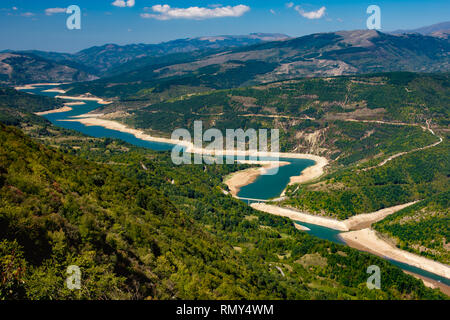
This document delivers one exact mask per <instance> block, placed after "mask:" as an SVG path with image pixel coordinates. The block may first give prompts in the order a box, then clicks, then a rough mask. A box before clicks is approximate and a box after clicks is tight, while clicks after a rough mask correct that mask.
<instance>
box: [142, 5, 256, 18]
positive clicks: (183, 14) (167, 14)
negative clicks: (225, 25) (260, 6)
mask: <svg viewBox="0 0 450 320" xmlns="http://www.w3.org/2000/svg"><path fill="white" fill-rule="evenodd" d="M146 9H151V10H152V11H153V12H154V13H142V14H141V17H142V18H146V19H158V20H170V19H193V20H201V19H210V18H223V17H240V16H242V15H243V14H245V13H246V12H248V11H250V7H248V6H245V5H242V4H240V5H237V6H234V7H232V6H226V7H216V8H213V9H210V8H199V7H189V8H172V7H171V6H169V5H168V4H165V5H160V4H158V5H154V6H153V7H151V8H146Z"/></svg>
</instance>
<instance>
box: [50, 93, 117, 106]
mask: <svg viewBox="0 0 450 320" xmlns="http://www.w3.org/2000/svg"><path fill="white" fill-rule="evenodd" d="M55 98H59V99H66V100H82V101H96V102H97V103H98V104H103V105H107V104H111V103H112V101H105V100H103V99H102V98H97V97H91V96H83V95H82V96H75V97H72V96H59V95H58V96H56V97H55Z"/></svg>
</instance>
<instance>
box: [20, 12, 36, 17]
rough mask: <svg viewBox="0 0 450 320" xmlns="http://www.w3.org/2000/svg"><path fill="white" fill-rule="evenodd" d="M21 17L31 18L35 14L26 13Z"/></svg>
mask: <svg viewBox="0 0 450 320" xmlns="http://www.w3.org/2000/svg"><path fill="white" fill-rule="evenodd" d="M21 16H22V17H27V18H29V17H33V16H34V13H33V12H24V13H22V14H21Z"/></svg>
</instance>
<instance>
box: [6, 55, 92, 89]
mask: <svg viewBox="0 0 450 320" xmlns="http://www.w3.org/2000/svg"><path fill="white" fill-rule="evenodd" d="M95 79H97V77H96V76H94V75H92V74H90V73H89V72H88V71H87V70H86V68H85V67H84V66H80V65H78V64H76V63H74V62H71V61H69V62H67V63H65V62H64V61H61V62H55V61H52V60H48V59H44V58H42V57H39V56H36V55H34V54H31V53H15V52H12V53H0V84H2V83H3V84H10V85H11V84H12V85H20V84H28V83H38V82H77V81H88V80H95Z"/></svg>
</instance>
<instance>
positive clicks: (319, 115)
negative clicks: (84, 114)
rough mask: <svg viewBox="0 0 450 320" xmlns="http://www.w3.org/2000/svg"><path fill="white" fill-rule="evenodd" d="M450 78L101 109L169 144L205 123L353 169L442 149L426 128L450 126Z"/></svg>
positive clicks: (317, 86)
mask: <svg viewBox="0 0 450 320" xmlns="http://www.w3.org/2000/svg"><path fill="white" fill-rule="evenodd" d="M448 87H449V75H448V74H433V75H431V74H430V75H428V74H414V73H386V74H374V75H362V76H349V77H334V78H317V79H297V80H291V81H283V82H275V83H271V84H267V85H261V86H254V87H247V88H241V89H232V90H220V91H212V92H208V93H199V94H193V93H191V94H188V95H184V96H182V97H180V98H176V99H169V98H167V100H166V101H164V102H160V103H154V104H151V105H148V106H145V107H140V108H138V109H137V110H136V109H133V108H131V109H129V108H127V105H126V104H113V105H108V106H105V107H103V108H100V109H99V110H98V111H97V112H103V113H106V117H107V118H108V119H110V118H113V119H117V120H118V121H120V122H124V123H126V124H127V125H129V126H131V127H136V128H139V129H144V130H148V131H150V132H152V133H153V134H156V135H158V134H159V135H163V136H168V137H170V134H171V132H172V131H173V130H174V129H175V128H180V127H181V128H187V129H188V130H193V123H194V121H195V120H202V121H203V127H204V130H206V129H208V128H211V127H214V128H217V129H219V130H221V131H223V132H225V130H226V129H227V128H243V129H248V128H254V129H259V128H277V129H280V136H281V141H280V146H281V150H282V151H285V152H298V153H314V154H318V155H323V156H325V157H327V158H330V159H333V160H334V159H336V162H335V163H333V165H349V164H354V163H357V162H360V161H365V160H368V159H377V160H378V161H381V160H382V159H383V158H384V157H386V156H388V155H392V154H395V153H398V152H405V151H409V150H411V149H414V148H418V147H423V146H426V145H430V144H432V143H433V142H437V141H438V138H437V137H434V136H433V135H432V134H431V133H430V132H429V131H428V130H424V128H425V127H426V121H427V120H432V122H433V125H444V126H445V125H447V121H448V120H447V119H448V118H449V117H450V115H449V109H448V107H447V106H448V105H449V103H450V95H449V90H448Z"/></svg>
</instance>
